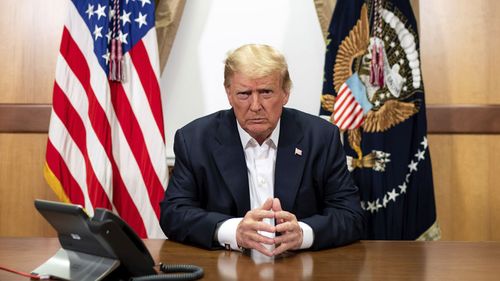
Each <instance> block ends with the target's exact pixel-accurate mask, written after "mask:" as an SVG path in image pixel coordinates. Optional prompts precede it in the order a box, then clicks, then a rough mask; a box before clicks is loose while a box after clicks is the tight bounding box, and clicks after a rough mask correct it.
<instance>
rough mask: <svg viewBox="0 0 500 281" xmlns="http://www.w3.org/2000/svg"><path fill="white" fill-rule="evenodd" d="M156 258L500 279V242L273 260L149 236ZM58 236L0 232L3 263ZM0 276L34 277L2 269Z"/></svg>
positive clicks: (387, 276)
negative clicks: (11, 235)
mask: <svg viewBox="0 0 500 281" xmlns="http://www.w3.org/2000/svg"><path fill="white" fill-rule="evenodd" d="M145 243H146V245H147V247H148V248H149V250H150V251H151V254H152V256H153V258H154V259H155V261H156V262H160V261H161V262H163V263H188V264H195V265H198V266H201V267H203V268H204V270H205V277H204V279H203V280H236V279H237V280H287V281H288V280H499V279H500V242H396V241H361V242H358V243H355V244H352V245H349V246H345V247H340V248H336V249H330V250H325V251H319V252H301V253H298V254H294V255H292V256H289V257H286V258H281V259H275V260H274V261H258V260H256V259H254V258H252V257H250V256H248V255H243V254H241V253H237V252H227V251H223V250H221V251H207V250H203V249H198V248H195V247H190V246H185V245H181V244H178V243H175V242H171V241H164V240H147V241H145ZM59 247H60V246H59V241H58V240H57V239H56V238H0V265H2V266H5V267H9V268H13V269H17V270H20V271H26V272H29V271H31V270H33V269H34V268H36V267H37V266H39V265H40V264H42V263H43V262H44V261H45V260H47V259H48V258H49V257H51V256H52V255H54V254H55V252H56V251H57V249H59ZM0 280H29V279H28V278H25V277H22V276H18V275H15V274H12V273H8V272H5V271H0Z"/></svg>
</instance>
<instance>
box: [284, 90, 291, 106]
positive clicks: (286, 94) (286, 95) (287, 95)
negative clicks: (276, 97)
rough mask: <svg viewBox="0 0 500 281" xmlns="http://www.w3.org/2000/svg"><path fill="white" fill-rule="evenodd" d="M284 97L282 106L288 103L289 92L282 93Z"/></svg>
mask: <svg viewBox="0 0 500 281" xmlns="http://www.w3.org/2000/svg"><path fill="white" fill-rule="evenodd" d="M283 93H284V94H285V96H284V97H283V105H286V104H287V103H288V98H290V91H283Z"/></svg>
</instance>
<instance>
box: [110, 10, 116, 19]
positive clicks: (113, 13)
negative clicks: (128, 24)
mask: <svg viewBox="0 0 500 281" xmlns="http://www.w3.org/2000/svg"><path fill="white" fill-rule="evenodd" d="M114 16H115V9H109V18H110V19H111V20H113V17H114Z"/></svg>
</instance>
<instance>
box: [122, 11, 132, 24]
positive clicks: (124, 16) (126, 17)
mask: <svg viewBox="0 0 500 281" xmlns="http://www.w3.org/2000/svg"><path fill="white" fill-rule="evenodd" d="M130 14H132V12H128V13H127V12H125V11H123V14H122V16H121V17H120V19H121V20H122V24H123V25H125V24H126V23H127V22H130Z"/></svg>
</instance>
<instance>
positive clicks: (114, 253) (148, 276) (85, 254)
mask: <svg viewBox="0 0 500 281" xmlns="http://www.w3.org/2000/svg"><path fill="white" fill-rule="evenodd" d="M35 207H36V209H37V210H38V212H39V213H40V214H41V215H42V216H43V217H44V218H45V219H46V220H47V221H48V222H49V223H50V224H51V225H52V227H53V228H54V229H55V230H56V231H57V235H58V238H59V242H60V244H61V249H59V251H58V252H57V253H56V254H55V255H54V256H53V257H52V258H50V259H49V260H48V261H46V262H45V263H44V264H42V265H41V266H39V267H37V268H36V269H34V270H33V273H35V274H39V275H49V276H51V277H53V278H57V279H63V280H82V281H87V280H88V281H95V280H135V281H146V280H196V279H199V278H201V277H202V276H203V269H202V268H200V267H197V266H194V265H165V264H162V265H160V270H161V271H162V272H164V273H167V274H157V272H156V270H155V269H154V266H155V263H154V260H153V258H152V257H151V254H150V253H149V251H148V249H147V248H146V246H145V245H144V243H143V241H142V240H141V239H140V238H139V237H138V236H137V234H136V233H135V232H134V231H133V230H132V228H131V227H130V226H129V225H128V224H127V223H126V222H125V221H123V220H122V219H121V218H120V217H119V216H118V215H116V214H114V213H113V212H111V211H109V210H106V209H102V208H96V209H95V211H94V216H93V217H89V216H88V214H87V213H86V212H85V210H84V209H83V208H82V207H81V206H79V205H74V204H66V203H60V202H54V201H47V200H39V199H36V200H35Z"/></svg>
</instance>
